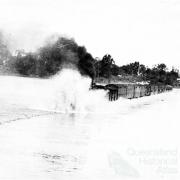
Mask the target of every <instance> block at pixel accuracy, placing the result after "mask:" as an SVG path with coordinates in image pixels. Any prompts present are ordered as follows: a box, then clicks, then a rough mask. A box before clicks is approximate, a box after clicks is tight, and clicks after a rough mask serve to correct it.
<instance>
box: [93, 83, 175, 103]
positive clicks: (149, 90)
mask: <svg viewBox="0 0 180 180" xmlns="http://www.w3.org/2000/svg"><path fill="white" fill-rule="evenodd" d="M92 89H104V90H106V91H107V97H108V99H109V101H115V100H117V99H118V98H119V97H124V98H128V99H133V98H140V97H143V96H150V95H152V94H159V93H162V92H165V91H171V90H172V89H173V87H172V86H169V85H150V84H146V85H141V84H107V85H104V86H103V85H97V84H95V83H94V84H92Z"/></svg>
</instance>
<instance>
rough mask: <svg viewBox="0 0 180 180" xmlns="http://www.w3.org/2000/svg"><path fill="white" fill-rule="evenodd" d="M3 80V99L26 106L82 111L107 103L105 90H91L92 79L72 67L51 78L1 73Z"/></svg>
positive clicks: (0, 92) (94, 109)
mask: <svg viewBox="0 0 180 180" xmlns="http://www.w3.org/2000/svg"><path fill="white" fill-rule="evenodd" d="M0 82H1V89H0V94H1V95H0V98H1V100H2V101H4V102H5V103H10V104H15V105H19V106H23V107H25V108H33V109H41V110H46V111H56V112H64V113H67V112H68V113H72V112H76V113H83V112H87V111H88V112H91V111H97V110H98V111H100V109H101V108H100V107H99V108H98V109H97V107H98V106H99V104H102V103H103V104H104V103H108V101H107V99H106V98H105V96H106V92H105V91H102V90H98V91H90V90H89V88H90V84H91V79H90V78H87V77H83V76H81V75H80V73H79V72H78V71H77V70H72V69H63V70H62V71H61V72H60V73H59V74H58V75H56V76H54V77H52V78H49V79H37V78H24V77H11V76H1V77H0Z"/></svg>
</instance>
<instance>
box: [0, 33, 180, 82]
mask: <svg viewBox="0 0 180 180" xmlns="http://www.w3.org/2000/svg"><path fill="white" fill-rule="evenodd" d="M0 67H3V68H1V69H5V68H6V69H9V71H10V72H14V73H18V74H20V75H23V76H31V77H42V78H43V77H50V76H52V75H55V74H56V73H58V72H59V71H60V70H61V69H62V68H64V67H70V68H75V69H78V70H79V72H80V73H81V74H82V75H86V76H89V77H91V78H92V79H97V78H99V79H106V80H107V82H110V80H112V79H118V80H121V79H122V77H123V78H124V79H126V80H127V81H132V80H133V81H148V82H150V83H151V84H169V85H173V84H174V83H175V82H176V80H177V78H178V75H179V72H178V70H176V69H172V70H170V71H168V69H167V66H166V65H165V64H164V63H162V64H158V65H156V66H154V67H153V68H149V67H146V66H145V65H143V64H140V63H139V62H137V61H136V62H134V63H130V64H127V65H123V66H118V65H116V64H115V61H114V59H113V58H112V57H111V55H109V54H106V55H105V56H103V57H102V59H99V58H96V59H95V58H93V57H92V55H91V54H90V53H88V52H87V50H86V48H85V47H84V46H79V45H78V44H77V43H76V42H75V41H74V40H73V39H68V38H64V37H60V38H58V39H57V40H56V41H54V42H49V43H47V44H46V45H45V46H43V47H41V48H39V49H38V50H37V51H36V52H34V53H26V52H24V50H19V51H17V52H16V55H14V56H12V54H11V53H10V51H9V49H8V46H7V44H6V42H5V40H4V38H3V35H2V33H0ZM120 77H121V78H120Z"/></svg>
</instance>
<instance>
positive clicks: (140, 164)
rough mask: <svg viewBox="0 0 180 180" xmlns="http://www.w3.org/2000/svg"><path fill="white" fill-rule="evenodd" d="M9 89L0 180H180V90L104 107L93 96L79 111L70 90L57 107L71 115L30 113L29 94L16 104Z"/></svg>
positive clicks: (2, 111)
mask: <svg viewBox="0 0 180 180" xmlns="http://www.w3.org/2000/svg"><path fill="white" fill-rule="evenodd" d="M3 79H4V78H3V77H1V78H0V81H3ZM7 79H9V78H7V77H6V81H5V84H7V83H8V81H9V82H10V81H11V80H7ZM10 79H11V78H10ZM15 79H18V78H15ZM13 81H14V79H13ZM20 81H21V80H20ZM22 81H23V82H26V80H22ZM32 81H33V80H32ZM17 83H19V80H17V81H16V85H17ZM11 86H12V83H11ZM16 88H17V87H16ZM76 88H77V86H76ZM23 89H24V90H25V85H23ZM9 91H10V90H8V89H6V91H5V90H2V89H1V95H0V99H1V103H0V179H2V180H6V179H7V180H60V179H61V180H71V179H72V180H74V179H75V180H76V179H77V180H81V179H83V180H86V179H88V180H92V179H93V180H94V179H98V180H101V179H102V180H105V179H109V180H113V179H115V180H116V179H118V180H119V179H173V180H176V179H179V148H180V141H179V135H180V131H179V120H180V119H179V107H180V90H173V91H172V92H168V93H164V94H159V95H153V96H150V97H143V98H140V99H134V100H124V99H119V100H118V101H116V102H108V103H107V102H106V101H105V100H104V101H102V100H101V99H99V100H98V101H97V99H98V97H97V98H95V100H93V102H91V103H89V102H88V104H87V102H86V103H84V102H85V101H83V104H81V105H82V106H83V107H86V108H83V111H80V110H82V107H81V106H80V105H79V103H77V102H76V101H77V99H78V98H77V97H76V98H75V99H74V98H73V100H72V101H71V100H70V99H71V98H72V97H73V95H74V93H73V94H71V98H66V100H67V101H68V102H67V101H65V100H63V101H60V102H63V103H65V105H66V106H68V105H69V104H72V103H74V105H77V104H78V107H80V108H79V109H80V110H79V109H78V110H79V111H74V112H72V111H69V112H68V110H67V108H65V109H64V110H65V111H62V112H61V111H59V112H58V111H50V110H49V111H48V110H46V109H47V108H44V110H43V109H42V108H41V109H38V108H35V106H33V108H32V106H31V105H32V104H31V103H29V102H32V96H31V98H30V99H31V101H29V98H28V96H27V97H26V98H25V96H24V102H23V103H21V101H17V99H18V93H15V91H13V93H14V94H16V98H15V97H12V96H10V94H8V92H9ZM16 91H18V90H17V89H16ZM66 91H67V88H66ZM49 92H52V91H49ZM81 92H82V91H81ZM76 93H77V92H76ZM98 93H99V92H98ZM98 93H97V94H98ZM7 94H8V95H7ZM30 94H32V91H31V92H30ZM63 94H64V92H63ZM80 94H81V93H80ZM80 94H79V95H80ZM97 94H96V95H95V97H96V96H97ZM79 95H78V96H79ZM47 97H48V98H49V97H50V96H46V98H45V100H46V99H47ZM92 97H94V95H93V96H92ZM87 98H89V97H87ZM15 99H16V101H15ZM27 99H28V100H27ZM41 100H42V98H41ZM45 100H44V99H43V104H44V103H45ZM52 101H53V100H52V99H51V101H48V102H49V104H50V103H52ZM69 101H70V102H69ZM89 101H90V100H89ZM38 102H39V101H38ZM28 103H29V104H30V105H29V106H28ZM58 103H59V102H58ZM98 103H99V104H98ZM25 104H26V105H25ZM39 104H40V103H39ZM39 104H38V107H39ZM93 106H94V107H95V108H93ZM51 107H55V108H57V102H56V106H51ZM70 107H71V105H70ZM98 108H99V109H98ZM56 110H57V109H56Z"/></svg>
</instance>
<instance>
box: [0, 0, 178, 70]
mask: <svg viewBox="0 0 180 180" xmlns="http://www.w3.org/2000/svg"><path fill="white" fill-rule="evenodd" d="M0 29H3V30H5V31H6V32H7V33H9V34H11V38H12V39H14V40H16V43H14V44H16V47H17V48H25V49H27V50H33V49H34V48H36V47H37V46H38V45H39V44H40V43H41V42H42V40H43V39H44V38H45V37H46V36H47V35H50V34H53V33H60V34H62V35H67V36H70V37H73V38H75V40H76V41H77V42H78V44H80V45H85V46H86V48H87V50H88V51H89V52H90V53H92V55H93V56H94V57H97V56H98V57H102V56H103V55H104V54H106V53H110V54H111V55H112V56H113V57H114V59H115V61H116V63H117V64H119V65H121V64H126V63H129V62H132V61H140V62H141V63H144V64H147V65H154V64H157V63H160V62H164V63H166V64H167V65H168V66H169V67H171V66H172V65H175V66H180V0H0Z"/></svg>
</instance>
